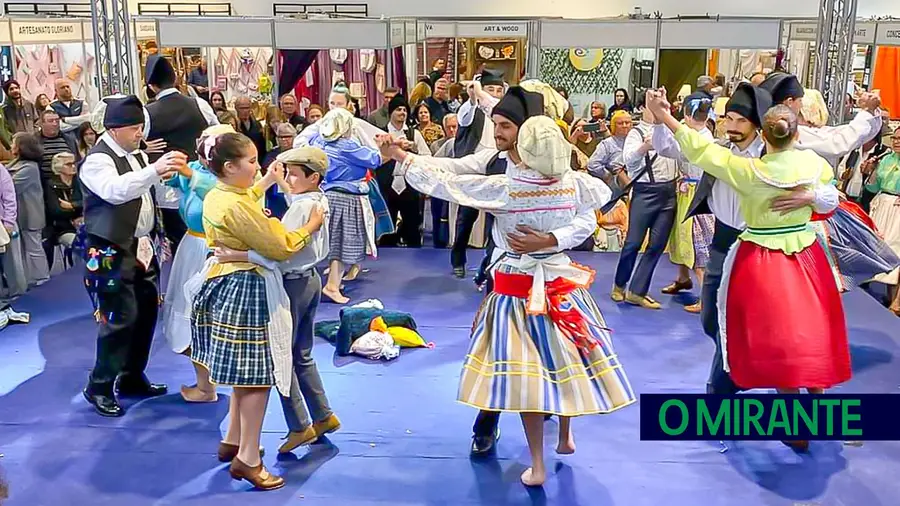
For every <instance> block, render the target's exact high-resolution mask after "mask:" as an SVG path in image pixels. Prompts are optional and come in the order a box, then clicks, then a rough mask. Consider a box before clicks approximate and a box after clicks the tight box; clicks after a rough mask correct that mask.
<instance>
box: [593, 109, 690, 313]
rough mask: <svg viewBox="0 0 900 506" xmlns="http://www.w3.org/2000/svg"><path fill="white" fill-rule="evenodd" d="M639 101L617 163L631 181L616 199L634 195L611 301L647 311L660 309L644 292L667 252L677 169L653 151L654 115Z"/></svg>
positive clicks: (671, 162) (646, 291) (672, 218)
mask: <svg viewBox="0 0 900 506" xmlns="http://www.w3.org/2000/svg"><path fill="white" fill-rule="evenodd" d="M643 102H644V101H643V98H641V99H640V100H639V101H638V105H637V110H638V111H639V112H640V113H641V115H642V119H641V121H640V122H639V123H638V124H637V125H635V127H634V128H632V130H631V132H629V133H628V138H627V139H626V140H625V146H624V147H623V149H622V159H623V161H624V162H625V167H626V169H627V171H628V176H629V179H630V180H631V182H630V183H629V185H628V186H626V187H625V189H624V191H623V192H621V193H619V195H623V196H624V195H625V194H626V192H627V191H628V189H629V188H631V189H632V190H633V191H632V196H631V208H630V209H629V215H628V235H627V236H626V237H625V245H624V246H623V247H622V251H621V253H619V264H618V266H617V267H616V277H615V284H614V286H613V289H612V292H611V293H610V298H612V300H613V301H615V302H623V301H624V302H627V303H629V304H633V305H636V306H641V307H644V308H647V309H659V308H661V307H662V306H661V305H660V304H659V302H657V301H656V300H654V299H653V298H651V297H650V296H649V295H648V292H649V291H650V281H651V279H652V278H653V271H655V270H656V265H657V264H658V263H659V259H660V257H661V256H662V254H663V252H664V251H665V249H666V244H667V243H668V242H669V235H670V234H671V233H672V225H673V224H674V222H675V180H676V178H677V175H678V166H677V164H676V163H675V160H673V159H671V158H666V157H665V156H662V155H660V154H659V153H657V152H656V151H654V150H653V144H652V143H651V127H652V123H653V114H652V113H651V112H650V110H649V109H647V108H646V107H645V106H644V103H643ZM648 233H649V241H648V242H647V249H646V251H645V252H644V254H643V255H642V256H641V261H640V263H639V264H638V266H637V270H636V271H635V268H634V264H635V262H636V261H637V257H638V253H639V252H640V249H641V246H642V245H643V244H644V240H645V239H646V238H647V235H648ZM632 274H633V276H632ZM629 282H630V286H629Z"/></svg>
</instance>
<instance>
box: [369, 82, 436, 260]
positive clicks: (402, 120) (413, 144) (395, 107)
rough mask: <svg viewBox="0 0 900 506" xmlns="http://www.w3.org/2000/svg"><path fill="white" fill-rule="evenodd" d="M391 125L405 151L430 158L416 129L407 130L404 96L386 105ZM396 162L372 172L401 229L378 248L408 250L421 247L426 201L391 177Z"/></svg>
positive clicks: (382, 239)
mask: <svg viewBox="0 0 900 506" xmlns="http://www.w3.org/2000/svg"><path fill="white" fill-rule="evenodd" d="M388 115H389V117H390V122H389V123H388V126H387V131H388V134H389V135H390V136H391V137H393V138H394V139H398V140H400V141H401V143H402V144H403V146H404V148H403V149H405V150H406V151H407V152H412V153H418V154H421V155H430V154H431V150H430V149H429V148H428V143H426V142H425V138H424V137H422V133H421V132H419V131H418V130H416V129H415V128H410V127H409V125H407V123H406V120H407V118H408V117H409V103H407V101H406V98H405V97H404V96H403V95H396V96H395V97H394V98H392V99H391V101H390V103H389V104H388ZM395 165H396V164H395V163H394V162H393V161H387V162H386V163H384V164H382V165H381V167H378V169H376V170H375V179H376V181H377V182H378V188H379V189H380V190H381V194H382V195H384V199H385V201H386V202H387V206H388V212H389V213H390V214H391V219H392V220H393V222H394V224H396V223H397V217H398V216H399V218H400V226H399V227H397V232H396V233H393V234H385V235H383V236H381V238H380V239H379V243H378V244H379V245H380V246H383V247H396V246H400V245H403V246H406V247H408V248H421V247H422V212H423V210H424V205H425V201H424V200H423V197H422V194H421V193H419V192H418V191H416V190H415V189H413V188H409V187H407V186H406V180H405V179H403V177H398V176H395V175H394V167H395Z"/></svg>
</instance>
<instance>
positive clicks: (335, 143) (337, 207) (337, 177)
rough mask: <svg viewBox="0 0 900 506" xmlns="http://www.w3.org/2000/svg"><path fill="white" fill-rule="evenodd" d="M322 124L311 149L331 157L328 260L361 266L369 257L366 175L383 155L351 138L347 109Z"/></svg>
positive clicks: (333, 112) (326, 188)
mask: <svg viewBox="0 0 900 506" xmlns="http://www.w3.org/2000/svg"><path fill="white" fill-rule="evenodd" d="M319 123H320V128H319V135H318V136H316V137H313V138H312V139H311V141H310V145H311V146H313V147H317V148H320V149H322V150H323V151H324V152H325V154H326V155H327V157H328V171H327V172H326V173H325V175H324V177H323V182H322V185H321V187H322V191H324V192H325V197H326V198H327V199H328V205H329V207H330V209H331V216H330V219H329V224H328V227H329V237H330V244H329V253H328V260H329V261H331V260H338V261H340V262H341V263H342V264H344V265H347V266H351V265H358V264H360V263H362V261H363V260H365V257H366V220H365V211H364V209H363V202H364V201H365V198H366V197H367V196H368V195H369V182H368V181H367V180H366V173H367V172H368V170H369V168H370V167H373V166H374V167H377V166H379V165H381V154H380V153H379V151H378V150H377V149H373V148H370V147H367V146H363V145H361V144H360V143H359V142H357V141H356V140H354V139H353V138H351V137H349V136H348V135H349V134H350V132H351V128H352V125H353V115H352V114H350V112H349V111H347V110H346V109H333V110H331V111H328V114H326V115H325V117H323V118H322V119H321V120H320V121H319Z"/></svg>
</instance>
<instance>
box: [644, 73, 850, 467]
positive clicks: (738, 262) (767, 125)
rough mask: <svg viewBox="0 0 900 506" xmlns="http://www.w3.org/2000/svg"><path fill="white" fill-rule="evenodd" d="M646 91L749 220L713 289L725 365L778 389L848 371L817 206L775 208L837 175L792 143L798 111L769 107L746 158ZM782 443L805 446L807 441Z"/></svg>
mask: <svg viewBox="0 0 900 506" xmlns="http://www.w3.org/2000/svg"><path fill="white" fill-rule="evenodd" d="M648 95H649V97H650V98H649V100H648V104H649V107H650V108H651V111H652V112H653V114H654V115H655V117H656V118H657V121H661V122H663V123H664V124H665V125H666V126H667V127H668V128H669V129H670V130H671V131H672V132H674V133H675V138H676V140H677V141H678V144H679V146H680V147H681V151H682V152H683V153H684V155H685V156H686V157H687V159H688V160H690V162H691V163H693V164H695V165H697V166H699V167H701V168H702V169H703V170H704V171H705V172H709V173H710V174H712V175H713V176H715V177H716V178H718V179H719V180H720V181H722V182H724V183H726V184H728V185H729V186H731V187H733V188H734V189H735V191H737V193H738V194H739V195H740V197H741V201H740V204H741V209H742V211H743V214H744V218H745V219H746V220H747V225H748V228H747V230H746V231H744V232H743V233H742V234H741V236H740V238H739V240H738V242H737V244H736V245H735V246H733V247H732V248H731V250H730V251H729V253H728V257H727V258H726V260H725V267H724V274H723V276H722V286H721V287H720V289H719V322H720V323H719V326H720V332H721V339H722V350H723V361H724V367H725V370H726V371H727V372H730V374H731V377H732V379H733V380H734V382H735V383H736V384H737V385H738V386H740V387H742V388H745V389H750V388H776V389H777V390H778V391H779V392H781V393H798V392H799V389H801V388H806V389H807V391H808V392H809V393H822V392H824V390H825V389H826V388H830V387H832V386H834V385H837V384H840V383H843V382H845V381H847V380H848V379H850V376H851V370H850V348H849V344H848V342H847V326H846V323H845V321H844V309H843V306H842V304H841V295H840V292H839V291H838V287H837V284H836V282H835V278H834V276H832V274H831V266H830V264H829V262H828V258H827V257H826V255H825V251H824V249H823V248H822V246H821V245H820V243H819V242H818V240H817V237H816V233H815V232H814V231H813V230H812V229H811V228H810V227H809V223H810V221H811V220H812V217H813V208H812V206H807V207H805V208H801V209H798V210H794V211H789V212H782V211H778V210H773V209H772V206H771V202H772V200H773V199H774V198H777V197H781V196H783V195H785V194H787V193H788V191H790V190H791V189H793V188H796V187H798V186H815V185H818V184H823V183H824V184H827V183H829V182H830V181H832V180H833V179H834V173H833V170H832V169H831V166H830V165H828V162H827V161H826V160H825V159H823V158H822V157H820V156H818V155H817V154H815V153H813V152H812V151H801V150H799V149H796V148H795V142H796V140H797V136H798V133H797V116H796V115H795V114H794V113H793V112H792V111H791V110H790V109H789V108H787V107H785V106H776V107H774V108H772V109H770V110H769V112H767V113H766V115H765V117H764V118H763V139H764V140H765V142H766V152H767V154H766V155H765V156H764V157H763V158H762V159H759V158H755V159H749V158H742V157H739V156H736V155H734V154H733V153H732V152H731V151H730V150H728V149H727V148H724V147H722V146H718V145H716V144H714V143H712V142H710V141H708V140H706V139H703V138H702V137H701V136H700V135H699V134H698V133H697V132H694V131H693V130H691V129H689V128H687V127H686V126H684V125H681V124H680V123H679V122H678V120H676V119H675V118H674V117H672V115H671V113H670V112H669V104H668V103H667V102H666V100H665V90H660V91H650V92H648ZM773 280H778V282H777V283H774V282H773ZM785 287H788V288H789V293H790V296H789V297H785ZM773 301H778V303H777V304H773ZM810 315H817V318H810ZM786 444H789V445H791V446H793V447H795V448H798V449H805V448H806V447H807V446H808V442H807V441H792V442H788V443H786Z"/></svg>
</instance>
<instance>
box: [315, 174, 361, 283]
mask: <svg viewBox="0 0 900 506" xmlns="http://www.w3.org/2000/svg"><path fill="white" fill-rule="evenodd" d="M325 197H326V198H327V199H328V207H329V209H330V213H331V216H330V218H329V222H328V234H329V245H328V246H329V251H328V260H329V261H331V260H339V261H340V262H341V263H343V264H345V265H355V264H359V263H362V261H363V260H365V259H366V218H365V215H364V214H363V204H362V199H361V197H360V195H353V194H350V193H345V192H341V191H337V190H329V191H326V192H325Z"/></svg>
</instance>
